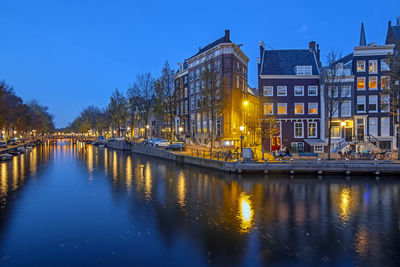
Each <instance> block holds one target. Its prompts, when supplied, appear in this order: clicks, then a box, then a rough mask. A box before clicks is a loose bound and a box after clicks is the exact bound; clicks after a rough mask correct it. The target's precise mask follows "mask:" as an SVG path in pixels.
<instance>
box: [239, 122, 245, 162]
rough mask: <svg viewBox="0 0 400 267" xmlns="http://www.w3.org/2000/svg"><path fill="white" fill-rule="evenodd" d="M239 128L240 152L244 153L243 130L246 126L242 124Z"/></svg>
mask: <svg viewBox="0 0 400 267" xmlns="http://www.w3.org/2000/svg"><path fill="white" fill-rule="evenodd" d="M239 130H240V153H241V154H242V155H243V139H244V136H243V131H244V126H243V125H240V127H239Z"/></svg>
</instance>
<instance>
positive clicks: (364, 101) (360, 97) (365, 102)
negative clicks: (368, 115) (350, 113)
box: [356, 95, 367, 113]
mask: <svg viewBox="0 0 400 267" xmlns="http://www.w3.org/2000/svg"><path fill="white" fill-rule="evenodd" d="M359 99H363V101H362V103H360V102H359V101H358V100H359ZM356 101H357V102H356V111H357V113H365V112H366V106H367V101H366V97H365V95H358V96H357V99H356ZM359 103H360V104H364V109H363V110H358V105H359Z"/></svg>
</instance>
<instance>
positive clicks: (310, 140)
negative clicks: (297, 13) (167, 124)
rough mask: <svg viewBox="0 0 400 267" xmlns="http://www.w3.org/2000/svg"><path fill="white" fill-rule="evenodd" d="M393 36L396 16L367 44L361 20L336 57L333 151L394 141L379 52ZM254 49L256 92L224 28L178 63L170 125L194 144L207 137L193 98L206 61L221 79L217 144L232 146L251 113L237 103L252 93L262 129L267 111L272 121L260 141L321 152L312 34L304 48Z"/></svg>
mask: <svg viewBox="0 0 400 267" xmlns="http://www.w3.org/2000/svg"><path fill="white" fill-rule="evenodd" d="M399 41H400V26H399V22H398V21H397V25H391V23H390V22H389V27H388V32H387V37H386V43H385V44H384V45H377V44H376V43H371V44H367V42H366V38H365V33H364V25H363V24H362V29H361V37H360V44H359V46H356V47H354V49H353V52H352V53H350V54H348V55H346V56H345V57H343V58H340V59H339V60H338V61H337V62H336V68H337V70H336V74H337V75H340V77H341V84H340V85H339V86H338V88H337V94H335V97H337V98H338V100H339V99H340V101H338V102H340V103H341V104H340V108H338V110H337V112H336V113H335V115H334V119H333V122H332V145H333V146H332V150H333V151H337V150H338V149H341V148H343V147H345V146H351V147H355V148H358V149H360V147H361V146H363V145H366V144H371V143H372V144H373V145H374V146H379V147H380V148H383V149H390V150H392V149H395V148H396V146H397V143H396V134H397V133H398V124H399V120H398V118H397V117H395V116H393V115H392V114H391V112H389V110H390V97H391V96H389V95H384V94H383V93H382V92H383V89H384V88H385V87H387V86H388V85H389V83H388V77H387V72H388V71H389V66H388V64H387V62H386V58H387V56H388V55H389V54H392V53H393V51H394V48H395V44H396V43H398V42H399ZM259 49H260V57H259V58H258V59H257V69H258V91H256V90H253V89H251V88H250V87H249V86H248V85H247V69H248V62H249V59H248V57H247V56H246V55H245V53H244V52H243V51H242V50H241V46H240V45H238V44H236V43H234V42H232V41H231V40H230V33H229V30H226V31H225V35H224V36H223V37H221V38H219V39H217V40H215V41H214V42H212V43H210V44H208V45H206V46H205V47H203V48H199V51H198V52H197V53H195V54H194V55H192V56H191V57H189V58H188V59H185V60H184V61H183V63H181V64H179V70H178V71H177V74H176V76H175V97H176V100H177V117H176V121H175V125H176V131H177V132H179V134H181V136H184V137H186V138H190V139H191V140H196V143H198V144H204V145H205V144H207V143H208V142H209V133H210V127H211V122H210V120H209V118H208V116H207V114H202V112H200V110H199V105H198V103H199V100H200V97H201V92H200V88H201V73H202V71H203V70H204V68H205V67H206V66H207V67H208V68H210V69H213V70H215V71H217V72H218V75H219V77H220V78H221V79H222V78H223V79H225V80H226V81H227V103H226V108H225V110H224V112H223V114H222V116H220V117H219V119H218V121H217V124H216V129H215V132H216V135H217V136H218V137H219V138H220V140H222V142H221V145H222V146H224V145H226V146H236V147H237V146H238V145H239V143H238V142H239V140H240V136H241V135H243V132H241V131H240V126H241V125H244V124H245V122H246V118H247V116H248V115H251V113H249V111H248V110H246V107H244V106H243V102H244V101H245V100H246V99H249V97H250V98H251V97H252V96H254V95H255V96H258V100H259V104H260V105H259V106H260V110H261V112H260V113H261V116H260V120H261V131H262V132H266V131H268V128H269V127H271V123H270V121H271V120H269V119H268V117H273V118H274V124H275V125H274V126H272V127H275V129H277V130H276V131H275V132H274V136H273V137H272V138H265V139H266V140H263V143H264V147H265V148H266V150H272V151H274V150H277V149H280V148H283V147H287V148H289V149H290V148H291V149H292V150H295V151H298V152H301V151H309V152H315V153H323V152H326V151H327V137H328V136H327V135H328V131H327V128H328V120H327V114H326V106H325V100H324V94H323V90H324V88H323V87H324V86H323V81H322V80H321V77H322V73H323V71H324V69H323V67H322V64H321V60H320V49H319V46H318V44H316V42H314V41H312V42H310V43H309V46H308V48H305V49H289V50H270V49H266V46H265V44H264V43H263V42H260V43H259ZM336 74H335V75H336ZM245 102H246V101H245ZM246 112H247V114H246ZM254 114H256V112H254Z"/></svg>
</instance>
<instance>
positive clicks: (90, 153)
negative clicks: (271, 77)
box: [87, 146, 93, 177]
mask: <svg viewBox="0 0 400 267" xmlns="http://www.w3.org/2000/svg"><path fill="white" fill-rule="evenodd" d="M87 161H88V169H89V173H92V172H93V147H92V146H88V147H87ZM90 177H91V176H90Z"/></svg>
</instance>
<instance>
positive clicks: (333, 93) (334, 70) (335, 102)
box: [321, 50, 346, 159]
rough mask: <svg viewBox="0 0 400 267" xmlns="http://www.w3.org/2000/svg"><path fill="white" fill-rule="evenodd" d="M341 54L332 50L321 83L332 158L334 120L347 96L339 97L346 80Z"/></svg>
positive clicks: (329, 154)
mask: <svg viewBox="0 0 400 267" xmlns="http://www.w3.org/2000/svg"><path fill="white" fill-rule="evenodd" d="M338 59H340V55H339V53H338V52H337V51H335V50H331V51H330V52H329V54H328V56H327V61H328V65H327V67H325V68H323V73H322V77H321V79H322V80H321V84H322V86H323V87H322V88H323V98H324V101H325V109H326V113H327V118H328V159H330V158H331V143H332V120H333V118H334V117H335V115H336V114H338V112H339V110H341V108H342V104H343V102H344V101H345V100H346V98H345V96H340V97H339V88H340V86H341V85H342V84H343V81H344V78H345V77H344V72H343V71H338V69H340V66H339V63H338V62H337V61H338Z"/></svg>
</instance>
